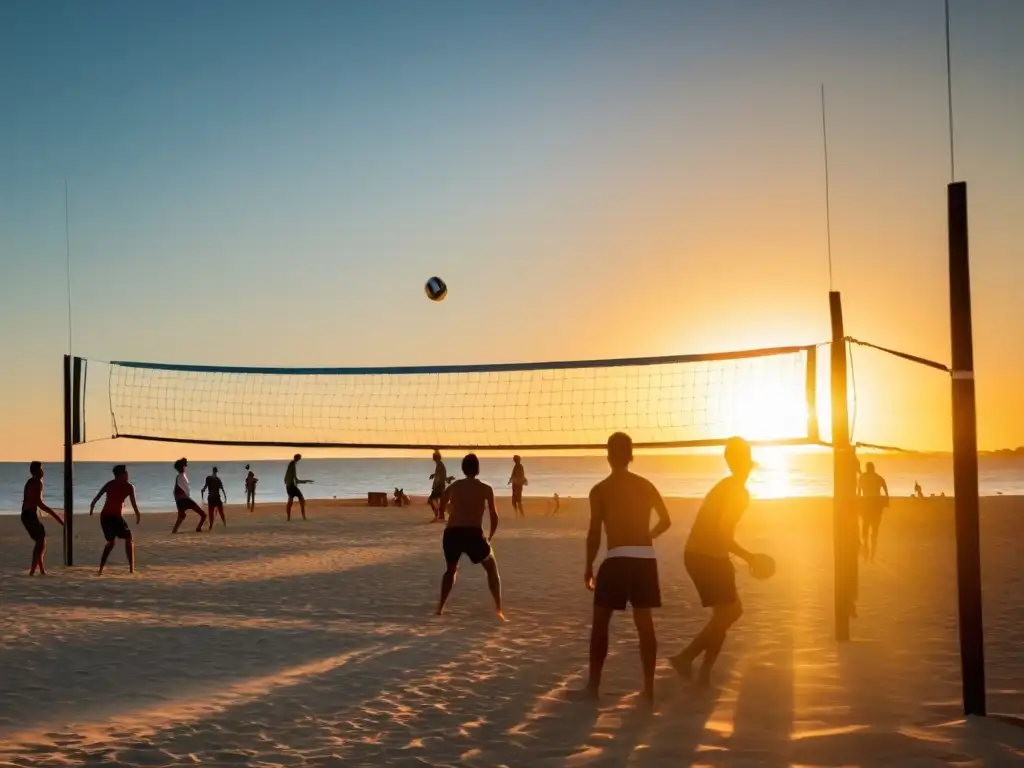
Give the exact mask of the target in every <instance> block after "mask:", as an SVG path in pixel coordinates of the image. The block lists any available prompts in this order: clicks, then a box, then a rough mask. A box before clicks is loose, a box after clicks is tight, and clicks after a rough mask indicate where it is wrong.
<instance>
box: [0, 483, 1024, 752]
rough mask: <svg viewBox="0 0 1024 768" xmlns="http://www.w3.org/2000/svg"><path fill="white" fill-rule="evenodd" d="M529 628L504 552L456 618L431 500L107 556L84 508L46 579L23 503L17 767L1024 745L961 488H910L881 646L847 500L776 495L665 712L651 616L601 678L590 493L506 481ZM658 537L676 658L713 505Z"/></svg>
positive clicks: (745, 531)
mask: <svg viewBox="0 0 1024 768" xmlns="http://www.w3.org/2000/svg"><path fill="white" fill-rule="evenodd" d="M499 503H500V506H501V510H500V511H501V512H502V513H503V516H502V524H501V528H500V529H499V531H498V535H497V537H496V538H495V542H494V544H495V550H496V553H497V558H498V562H499V565H500V568H501V573H502V578H503V584H504V594H505V600H506V612H507V615H508V618H509V622H508V623H507V624H504V625H502V624H500V623H498V622H497V621H496V620H495V618H494V615H493V610H492V606H491V604H490V601H489V598H488V595H487V589H486V584H485V579H484V574H483V572H482V570H481V569H479V568H475V567H473V566H471V565H470V564H469V563H468V562H467V561H464V562H463V567H462V570H461V573H460V580H459V582H458V583H457V584H456V587H455V591H454V594H453V597H452V601H451V604H450V607H449V611H448V613H447V614H446V615H445V616H443V617H436V616H434V615H432V614H433V611H434V608H435V604H436V599H437V590H438V582H439V578H440V575H441V573H442V570H443V560H442V557H441V553H440V535H441V529H440V526H437V525H433V524H431V523H429V522H428V520H429V510H427V508H426V507H425V506H423V505H422V503H419V502H418V503H417V504H416V505H415V506H413V507H409V508H404V509H392V508H388V509H371V508H368V507H366V506H365V505H362V504H353V503H346V502H317V503H315V504H311V505H310V507H309V516H310V520H309V521H308V522H303V521H302V520H301V519H293V521H292V522H291V523H286V522H285V520H284V515H283V511H282V508H281V506H280V505H266V506H261V507H260V508H258V510H257V512H256V513H254V514H249V513H247V512H246V511H245V510H244V509H243V508H241V507H236V506H231V507H228V509H227V515H228V528H227V529H226V530H225V529H223V528H221V527H220V526H218V527H217V528H215V529H214V531H213V532H212V533H203V534H196V533H194V532H192V531H191V529H189V532H188V533H182V534H178V535H176V536H172V535H170V528H171V524H172V519H171V517H170V516H167V515H146V514H145V510H143V514H144V517H143V520H142V524H141V525H139V526H135V524H134V521H132V526H133V529H134V530H135V532H136V535H137V547H138V549H137V552H138V563H139V570H138V573H136V574H135V575H129V574H128V572H127V567H126V565H125V560H124V554H123V551H122V549H121V548H120V546H118V548H117V549H115V551H114V554H113V555H112V557H111V562H110V565H109V566H108V571H107V573H105V574H104V575H103V576H102V577H99V578H98V577H97V576H96V564H97V563H98V559H99V554H100V550H101V548H102V537H101V535H100V529H99V523H98V519H97V518H92V519H90V518H89V517H88V516H85V515H81V514H80V515H79V516H77V517H76V532H77V542H76V558H77V563H78V565H77V566H76V567H75V568H72V569H67V568H64V567H63V566H62V565H61V557H60V551H59V542H60V534H59V529H58V528H57V527H56V526H54V525H52V524H47V528H48V531H49V535H50V542H51V547H52V549H51V550H50V552H49V553H48V557H47V560H48V567H49V571H50V573H49V575H48V576H47V577H45V578H39V577H35V578H29V577H28V576H27V575H26V574H27V570H28V564H29V554H30V549H31V542H30V541H29V539H28V537H27V535H26V534H25V532H24V530H23V529H22V527H21V523H20V521H19V520H18V518H17V517H13V516H11V517H6V516H5V517H2V518H0V578H2V583H0V589H2V593H0V596H2V600H0V602H2V609H0V764H2V765H26V766H27V765H32V766H41V765H61V766H69V765H128V766H185V765H189V766H191V765H253V766H274V765H298V766H315V765H341V764H345V765H440V766H444V765H449V766H455V765H459V766H499V765H507V766H544V765H566V766H597V765H602V766H603V765H609V766H620V765H622V766H625V765H628V766H648V765H659V766H660V765H666V766H669V765H671V766H689V765H692V766H726V765H729V766H732V765H737V766H741V765H758V766H787V765H794V766H797V765H798V766H819V765H820V766H838V765H849V766H853V765H861V766H872V765H893V766H897V765H898V766H911V765H947V764H957V765H972V766H973V765H998V766H1009V765H1017V764H1024V729H1020V728H1017V727H1014V726H1012V725H1008V724H1005V723H1003V722H1002V721H999V720H996V719H994V718H989V719H987V720H984V721H980V720H972V721H966V722H965V721H964V720H963V719H962V717H961V709H960V682H959V675H960V669H959V656H958V647H957V619H956V590H955V560H954V557H955V545H954V540H953V521H952V502H951V500H948V499H941V500H940V499H926V500H920V501H918V500H906V499H904V500H897V501H895V502H894V505H893V507H892V509H891V510H890V511H889V512H888V513H887V515H886V518H885V521H884V523H883V527H882V538H881V543H880V546H879V556H878V560H877V562H875V563H873V564H870V565H866V566H864V567H863V568H862V571H861V599H860V618H859V619H858V620H857V621H856V622H855V625H854V632H855V635H856V642H852V643H850V644H847V645H844V646H837V645H836V644H835V643H834V642H833V641H832V639H831V631H832V609H831V605H832V578H831V567H832V566H831V562H832V558H831V538H830V537H831V506H830V501H829V500H827V499H803V500H798V501H763V502H755V503H754V504H753V505H752V508H751V510H750V511H749V512H748V514H747V516H746V517H745V519H744V521H743V523H742V524H741V526H740V530H739V534H738V538H739V540H740V541H741V542H743V543H744V544H745V545H746V546H747V547H748V548H751V549H755V550H762V551H767V552H770V553H773V554H774V555H775V556H776V558H777V561H778V565H779V568H778V573H777V574H776V576H775V578H773V579H772V580H770V581H767V582H758V581H754V580H752V579H751V578H749V576H747V574H745V573H743V572H741V573H740V575H739V584H740V590H741V595H742V598H743V601H744V605H745V608H746V613H745V615H744V617H743V618H742V619H741V621H740V623H739V624H738V625H737V628H736V631H735V633H734V634H733V635H732V637H731V639H730V641H729V643H728V644H727V646H726V649H725V652H724V653H723V657H722V659H721V662H720V665H719V668H718V670H717V679H716V686H715V688H714V689H713V690H712V691H710V692H702V691H698V690H695V689H693V688H692V687H690V686H689V685H686V684H684V683H682V682H681V681H680V680H678V679H677V678H676V676H675V674H674V672H673V671H672V670H671V668H670V667H669V666H668V664H667V663H665V662H664V661H662V662H660V664H659V670H658V684H659V690H658V695H657V704H656V708H655V711H654V712H653V713H649V712H645V711H643V710H642V709H641V708H639V707H637V706H636V695H635V692H636V690H637V688H638V686H639V684H640V669H639V659H638V655H637V644H636V639H635V633H634V630H633V627H632V623H631V621H630V620H629V618H628V617H626V616H623V617H621V618H617V620H616V621H615V622H614V624H613V638H612V649H611V654H610V657H609V661H608V665H607V667H606V677H605V686H604V688H605V692H604V696H603V701H602V702H601V704H600V705H599V706H596V707H595V706H590V705H584V704H578V703H570V702H568V701H566V699H565V690H566V688H567V687H572V686H576V685H579V684H580V683H582V681H583V675H584V672H585V668H586V657H587V637H588V631H589V626H588V622H589V615H590V606H591V595H590V594H589V593H588V592H587V591H586V590H585V589H584V586H583V579H582V568H583V560H584V556H583V553H584V549H583V537H584V531H585V526H586V519H587V517H586V508H585V506H586V505H585V503H584V502H582V501H580V500H576V501H572V502H566V501H563V504H562V510H561V512H560V514H559V515H558V516H557V517H554V518H551V517H546V516H544V513H545V510H546V508H547V502H546V501H545V500H540V499H532V500H528V503H527V513H528V516H527V518H526V519H525V520H516V519H514V518H513V517H512V516H511V514H510V512H511V510H510V507H509V504H508V501H507V499H501V500H500V501H499ZM670 509H671V512H672V515H673V522H674V526H673V528H672V530H671V531H669V533H668V534H666V536H665V537H663V538H662V539H661V540H659V541H658V543H657V549H658V555H659V560H660V569H661V580H662V595H663V600H664V608H663V609H662V610H661V611H659V612H658V614H657V616H656V621H657V630H658V637H659V644H660V649H659V656H661V657H662V658H664V657H665V656H667V655H668V654H670V653H674V652H676V651H677V650H678V649H679V648H680V647H681V645H682V644H684V642H685V641H686V640H687V639H688V638H689V637H690V636H691V635H692V634H693V633H694V632H695V631H696V630H697V629H698V628H699V627H700V625H701V624H702V623H703V621H704V620H705V612H704V611H703V610H702V609H701V608H700V605H699V602H698V601H697V599H696V595H695V593H694V591H693V588H692V586H691V585H690V582H689V580H688V579H687V576H686V573H685V571H684V569H683V566H682V549H683V543H684V540H685V536H686V533H687V531H688V530H689V527H690V521H691V520H692V518H693V515H694V513H695V511H696V502H694V501H689V500H674V501H672V502H671V503H670ZM1022 520H1024V499H1022V498H1010V497H1002V498H986V499H985V500H984V501H983V508H982V533H983V539H984V555H983V557H984V588H985V601H986V602H985V621H986V631H987V647H986V652H987V665H988V691H989V709H990V711H991V712H997V713H1005V714H1009V715H1021V714H1024V654H1022V653H1021V652H1020V646H1019V642H1020V638H1021V636H1022V632H1024V601H1022V600H1021V599H1020V596H1021V595H1022V594H1024V559H1022V558H1021V557H1020V547H1019V543H1018V542H1019V530H1020V526H1021V521H1022Z"/></svg>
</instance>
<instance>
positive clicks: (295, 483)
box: [211, 453, 313, 527]
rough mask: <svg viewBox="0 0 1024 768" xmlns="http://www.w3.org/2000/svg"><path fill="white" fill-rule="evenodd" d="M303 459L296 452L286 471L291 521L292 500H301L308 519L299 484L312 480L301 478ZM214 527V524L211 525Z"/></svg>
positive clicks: (285, 477)
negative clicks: (299, 468)
mask: <svg viewBox="0 0 1024 768" xmlns="http://www.w3.org/2000/svg"><path fill="white" fill-rule="evenodd" d="M300 461H302V454H301V453H296V454H295V457H294V458H293V459H292V460H291V461H289V462H288V469H286V470H285V471H284V489H285V491H286V492H287V494H288V506H286V507H285V510H284V511H285V515H286V516H287V518H288V520H289V522H290V521H291V519H292V502H293V501H295V499H298V500H299V509H300V511H301V512H302V519H303V520H305V519H306V497H305V496H303V495H302V491H300V490H299V486H300V485H303V484H305V483H311V482H313V481H312V480H299V470H298V467H297V465H298V463H299V462H300ZM211 527H212V526H211Z"/></svg>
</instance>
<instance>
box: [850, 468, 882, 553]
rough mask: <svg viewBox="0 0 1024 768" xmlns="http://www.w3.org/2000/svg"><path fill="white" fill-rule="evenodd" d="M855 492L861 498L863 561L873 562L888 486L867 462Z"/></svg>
mask: <svg viewBox="0 0 1024 768" xmlns="http://www.w3.org/2000/svg"><path fill="white" fill-rule="evenodd" d="M857 491H858V493H859V494H860V497H861V498H860V523H861V537H860V542H861V543H860V546H861V552H862V553H863V556H864V559H865V560H870V561H871V562H874V561H875V552H877V551H878V528H879V526H881V524H882V512H883V510H885V508H886V507H887V506H889V486H888V485H887V484H886V482H885V478H884V477H882V476H881V475H880V474H878V473H877V472H876V471H875V464H874V462H872V461H869V462H868V464H867V469H866V470H865V471H864V472H863V473H862V474H861V476H860V480H859V481H858V482H857ZM883 494H884V495H883Z"/></svg>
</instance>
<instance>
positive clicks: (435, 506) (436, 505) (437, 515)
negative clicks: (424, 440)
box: [427, 451, 452, 523]
mask: <svg viewBox="0 0 1024 768" xmlns="http://www.w3.org/2000/svg"><path fill="white" fill-rule="evenodd" d="M433 459H434V472H433V474H431V475H430V478H429V479H430V480H433V481H434V482H433V483H432V484H431V486H430V498H428V499H427V504H429V505H430V508H431V510H433V512H434V522H435V523H437V522H442V523H443V522H444V507H443V506H441V497H442V496H443V495H444V490H445V488H446V487H447V485H448V483H450V482H451V480H452V478H450V477H448V470H447V469H446V468H445V466H444V462H443V461H441V452H440V451H434V456H433Z"/></svg>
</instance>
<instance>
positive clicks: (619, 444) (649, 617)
mask: <svg viewBox="0 0 1024 768" xmlns="http://www.w3.org/2000/svg"><path fill="white" fill-rule="evenodd" d="M632 461H633V440H632V439H631V438H630V436H629V435H627V434H625V433H624V432H616V433H615V434H613V435H612V436H611V437H609V438H608V464H609V465H610V467H611V473H610V474H609V475H608V477H606V478H605V479H604V480H602V481H601V482H599V483H598V484H597V485H595V486H594V487H593V488H592V489H591V491H590V529H589V531H588V532H587V560H586V568H585V569H584V572H583V583H584V584H585V585H586V587H587V589H589V590H592V591H593V593H594V619H593V626H592V627H591V630H590V673H589V677H588V678H587V684H586V686H585V687H584V688H583V689H582V690H578V691H573V692H572V694H571V696H572V697H573V698H576V699H596V698H597V697H598V693H599V691H600V687H601V673H602V672H603V670H604V661H605V658H606V657H607V656H608V628H609V625H610V624H611V619H612V614H613V613H614V612H615V611H624V610H626V605H627V604H629V605H631V606H632V608H633V623H634V624H635V625H636V631H637V634H638V635H639V638H640V661H641V664H642V667H643V679H644V690H643V697H644V700H645V701H646V702H647V703H649V704H653V702H654V666H655V662H656V660H657V655H658V641H657V637H656V635H655V633H654V616H653V613H652V609H654V608H660V607H661V587H660V585H659V583H658V561H657V559H656V558H655V554H654V539H656V538H658V537H659V536H660V535H661V534H663V533H664V532H665V531H667V530H668V529H669V526H670V525H671V524H672V523H671V520H670V519H669V516H668V508H667V507H666V506H665V502H664V500H662V498H661V494H660V493H658V489H657V488H655V487H654V485H653V484H652V483H651V482H650V481H649V480H646V479H645V478H643V477H640V475H636V474H633V473H632V472H630V471H629V465H630V463H631V462H632ZM652 511H653V512H655V513H656V514H657V516H658V522H657V523H656V524H655V526H654V528H653V529H652V528H651V527H650V523H651V512H652ZM602 531H603V532H604V534H605V535H606V536H607V540H608V551H607V553H606V554H605V558H604V561H603V562H602V563H601V567H600V568H599V569H598V572H597V579H596V580H595V578H594V560H595V559H596V558H597V552H598V550H599V549H600V548H601V534H602Z"/></svg>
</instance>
